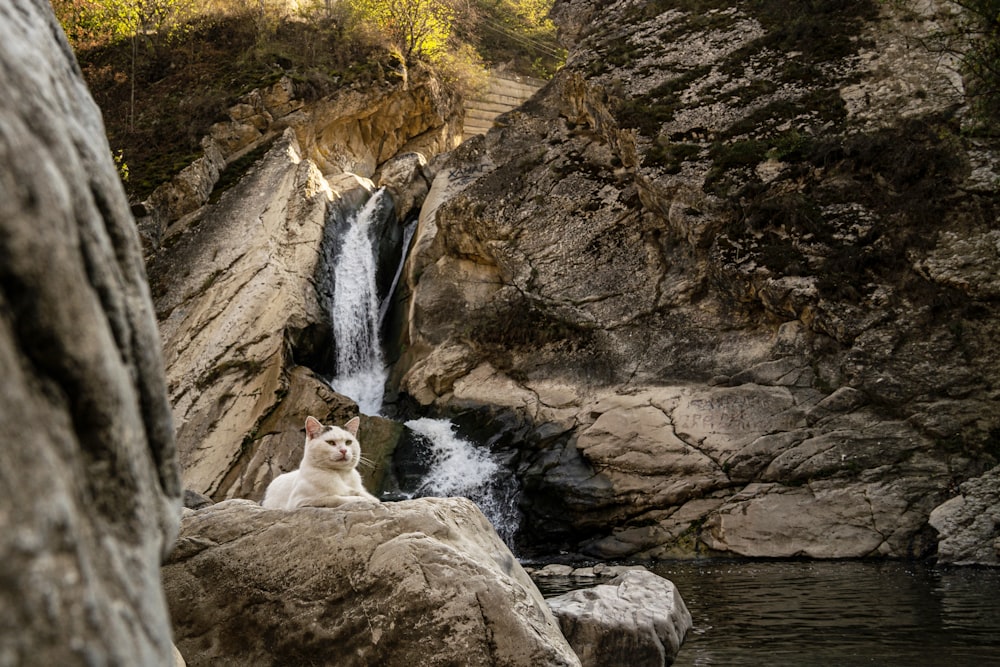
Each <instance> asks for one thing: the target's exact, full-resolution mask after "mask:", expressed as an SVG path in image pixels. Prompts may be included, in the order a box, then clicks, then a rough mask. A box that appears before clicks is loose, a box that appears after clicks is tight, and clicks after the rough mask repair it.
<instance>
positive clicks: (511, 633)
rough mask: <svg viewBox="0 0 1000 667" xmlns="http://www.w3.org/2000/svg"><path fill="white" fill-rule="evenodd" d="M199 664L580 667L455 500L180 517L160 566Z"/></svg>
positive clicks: (226, 508)
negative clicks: (174, 543)
mask: <svg viewBox="0 0 1000 667" xmlns="http://www.w3.org/2000/svg"><path fill="white" fill-rule="evenodd" d="M163 581H164V587H165V589H166V592H167V599H168V601H169V603H170V609H171V615H172V618H173V622H174V632H175V637H176V642H177V645H178V647H179V648H180V650H181V653H182V654H183V655H184V657H185V659H186V660H187V663H188V664H189V665H192V666H193V667H196V666H197V665H234V666H236V665H240V666H242V665H266V664H336V665H342V666H345V667H346V666H348V665H358V666H359V667H360V666H362V665H380V666H382V667H393V666H398V667H412V666H413V665H422V666H427V667H433V666H435V665H486V664H500V665H511V666H515V665H523V666H524V667H540V666H545V665H551V666H556V665H567V666H571V665H579V664H580V663H579V661H578V660H577V658H576V656H575V655H574V653H573V651H572V650H571V649H570V647H569V645H568V644H567V643H566V641H565V639H564V638H563V637H562V635H561V634H560V632H559V627H558V624H557V623H556V621H555V619H554V618H553V616H552V613H551V611H550V610H549V608H548V606H547V605H546V603H545V600H544V599H543V598H542V596H541V594H540V593H539V592H538V590H537V588H535V586H534V584H533V583H532V582H531V580H530V579H529V578H528V575H527V574H526V573H525V572H524V570H523V569H522V568H521V566H520V565H519V564H518V563H517V561H516V560H515V559H514V557H513V555H512V554H511V553H510V551H509V550H508V549H507V547H506V546H504V544H503V542H501V541H500V538H499V537H498V536H497V535H496V532H495V531H494V530H493V529H492V527H491V526H490V525H489V522H488V521H487V520H486V518H485V517H484V516H483V515H482V513H481V512H480V511H479V510H478V508H476V506H475V505H473V504H472V503H471V502H470V501H468V500H465V499H461V498H448V499H441V498H423V499H420V500H412V501H405V502H399V503H369V502H367V501H364V502H357V503H352V504H349V505H344V506H342V507H340V508H337V509H320V508H307V509H300V510H292V511H285V510H265V509H263V508H262V507H260V506H259V505H256V504H255V503H252V502H250V501H243V500H231V501H225V502H222V503H219V504H217V505H214V506H212V507H209V508H207V509H203V510H200V511H198V512H189V513H187V515H186V516H185V518H184V520H183V521H182V525H181V535H180V538H179V540H178V542H177V546H176V548H175V549H174V552H173V553H172V555H171V556H170V558H169V560H168V562H167V563H166V565H165V566H164V568H163Z"/></svg>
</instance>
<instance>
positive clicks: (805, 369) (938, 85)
mask: <svg viewBox="0 0 1000 667" xmlns="http://www.w3.org/2000/svg"><path fill="white" fill-rule="evenodd" d="M667 4H669V5H670V7H667V6H666V5H667ZM938 4H939V3H921V6H920V8H919V12H918V13H912V12H910V11H909V10H905V9H903V8H902V7H900V6H896V5H893V4H892V3H877V2H874V0H871V1H869V0H859V1H858V2H849V3H845V2H815V3H808V5H803V6H802V7H801V8H800V10H801V11H797V12H795V13H794V14H795V15H794V16H791V15H790V14H789V13H788V11H787V3H784V2H778V1H771V0H768V1H765V2H735V3H702V4H701V5H699V6H698V7H694V6H693V5H692V4H691V3H659V4H657V3H653V4H649V5H644V6H642V7H639V6H638V5H635V4H633V3H602V2H593V1H592V0H564V1H560V2H557V3H556V7H555V9H554V16H556V17H557V20H559V21H561V22H562V24H563V26H564V27H565V29H566V32H565V34H567V35H576V36H577V39H576V40H575V41H574V44H572V45H571V50H570V54H569V57H568V60H567V64H566V67H565V68H564V69H563V70H561V71H560V72H559V73H558V74H557V75H556V76H555V77H554V79H553V80H552V82H551V83H549V84H548V85H547V86H546V87H545V88H544V89H543V90H541V91H540V92H539V93H538V94H537V95H536V96H535V97H534V98H532V100H531V101H530V102H528V103H527V104H526V105H524V106H523V107H521V108H520V109H518V110H515V111H513V112H511V113H508V114H505V115H504V116H501V117H500V118H499V119H498V121H497V127H495V128H494V129H493V130H492V131H490V132H489V133H488V134H486V135H485V136H483V137H477V138H475V139H472V140H470V141H467V142H465V143H464V144H463V145H462V146H460V147H459V148H458V149H456V150H455V151H453V152H452V153H451V155H450V156H449V157H448V159H447V160H442V161H440V162H439V163H437V164H436V166H438V167H439V169H438V170H437V173H436V176H435V180H434V182H433V184H432V187H431V190H430V192H429V194H428V196H427V200H426V202H425V205H424V208H423V210H422V211H421V216H420V222H419V225H418V229H417V232H416V236H415V240H414V243H413V251H412V253H411V256H410V258H409V260H408V264H407V267H406V272H405V276H406V279H407V283H408V285H407V286H408V292H409V294H410V295H411V297H410V302H409V304H408V306H409V307H408V308H407V310H406V312H407V318H408V319H407V327H406V332H405V336H404V338H403V344H404V346H405V353H404V354H403V355H402V359H401V363H400V365H399V367H398V368H397V369H396V372H395V374H394V375H393V377H394V378H398V383H399V388H400V391H401V392H402V393H403V394H407V395H409V396H410V397H412V398H413V399H415V400H416V401H417V402H418V403H420V404H422V405H426V406H429V407H432V408H433V409H435V410H438V411H442V412H449V413H462V412H468V411H476V412H478V413H489V412H492V413H493V414H495V415H497V414H501V413H505V414H502V415H501V416H500V417H499V418H498V419H497V420H496V423H497V425H498V426H499V427H500V428H502V429H508V425H509V424H514V425H515V426H514V430H515V431H516V432H510V433H507V434H506V435H505V436H504V437H498V438H496V439H497V440H505V441H507V442H513V443H517V444H516V446H514V447H512V449H514V450H515V451H511V452H510V453H509V454H510V455H509V457H508V458H509V459H510V460H512V461H514V462H515V465H516V466H517V472H518V473H519V474H521V476H522V478H523V481H524V493H523V495H522V501H523V502H522V505H523V509H524V510H525V514H526V519H527V521H526V524H525V531H524V537H525V540H526V542H528V543H534V546H536V547H541V548H542V549H545V550H548V551H551V550H554V549H558V550H564V549H568V550H572V551H576V552H581V551H582V552H585V553H587V554H588V555H593V556H598V557H602V558H621V557H630V556H635V557H650V556H651V557H663V556H684V555H687V556H690V555H693V554H696V553H705V552H716V553H726V554H730V555H736V554H738V555H745V556H794V555H809V556H814V557H845V556H852V557H853V556H866V555H881V556H888V557H908V556H927V555H930V554H931V553H932V552H933V550H934V548H935V544H934V540H933V531H931V529H930V527H929V526H928V523H927V519H928V516H929V514H930V512H931V510H932V509H933V508H934V507H936V506H937V505H939V504H940V503H941V502H943V501H944V500H945V499H946V498H947V497H949V495H951V494H952V493H953V491H952V489H953V487H954V485H955V484H956V483H960V482H961V481H964V480H966V479H970V478H974V477H976V476H978V475H980V474H981V473H982V472H983V471H984V470H986V469H988V468H990V467H992V466H994V465H996V463H997V462H998V461H1000V459H998V456H1000V451H998V449H997V446H996V442H997V437H996V434H997V433H998V432H1000V409H998V404H997V394H996V392H995V391H994V390H993V385H994V384H995V383H994V378H995V377H997V376H998V374H1000V355H998V354H997V348H996V346H994V345H993V344H992V341H993V340H995V338H996V336H997V335H1000V318H998V317H997V312H998V311H997V309H996V299H997V294H996V288H995V285H994V282H995V281H994V280H992V279H991V278H990V276H993V275H995V274H996V273H997V271H998V269H1000V254H998V253H997V252H996V249H995V248H994V247H993V246H994V245H995V236H996V235H995V234H994V233H993V232H992V231H991V228H992V226H994V223H995V213H994V212H995V210H996V207H997V205H998V195H997V192H996V189H995V187H994V188H992V189H991V188H990V187H989V186H988V185H987V184H988V183H989V182H990V180H991V179H992V182H994V183H995V182H996V179H997V178H998V175H1000V167H998V165H1000V160H998V159H997V156H998V155H1000V147H998V145H997V142H996V141H995V140H992V139H986V138H975V137H968V136H966V135H965V134H964V133H963V132H962V131H961V125H962V123H965V122H967V119H968V115H967V114H966V112H965V111H963V110H962V103H963V99H962V97H961V95H960V94H958V93H959V92H960V90H961V88H960V85H961V82H960V81H956V80H955V77H954V69H952V68H951V67H949V63H948V62H947V61H946V60H944V61H943V60H942V58H941V54H940V53H933V52H929V51H928V50H926V49H925V48H923V47H920V46H918V45H920V44H921V43H926V40H922V39H921V36H923V37H926V36H928V35H931V34H933V32H934V31H935V30H940V29H942V26H943V25H946V24H947V21H948V20H950V16H949V15H948V13H947V12H945V13H943V14H936V13H934V10H935V7H936V6H937V5H938ZM702 5H704V6H702ZM952 64H954V63H952ZM956 84H957V86H956ZM525 424H527V426H525Z"/></svg>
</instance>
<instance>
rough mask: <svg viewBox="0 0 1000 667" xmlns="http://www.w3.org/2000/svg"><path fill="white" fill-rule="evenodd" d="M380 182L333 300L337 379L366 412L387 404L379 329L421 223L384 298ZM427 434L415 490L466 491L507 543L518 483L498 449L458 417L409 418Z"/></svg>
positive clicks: (344, 240) (345, 253) (356, 223)
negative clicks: (462, 426)
mask: <svg viewBox="0 0 1000 667" xmlns="http://www.w3.org/2000/svg"><path fill="white" fill-rule="evenodd" d="M385 197H386V195H385V194H384V191H383V190H381V189H380V190H378V191H376V192H375V194H373V195H372V197H371V198H370V199H369V200H368V203H366V204H365V206H364V207H363V208H361V210H359V211H358V212H357V213H356V214H354V215H353V216H352V217H351V218H350V219H349V220H348V224H347V231H346V232H345V233H344V234H343V235H342V237H341V248H340V253H339V254H338V255H337V258H336V261H335V265H334V271H333V276H334V289H333V305H332V306H331V309H330V317H331V319H332V321H333V333H334V337H335V341H336V348H337V349H336V352H337V355H336V356H337V375H336V377H334V378H333V379H332V380H331V381H330V386H331V387H332V388H333V389H334V391H336V392H337V393H339V394H343V395H344V396H348V397H350V398H351V399H353V400H354V401H355V402H357V404H358V408H359V409H360V410H361V412H363V413H365V414H368V415H377V414H379V412H380V411H381V409H382V401H383V399H384V396H385V381H386V378H387V377H388V372H387V369H386V367H385V362H384V360H383V357H382V346H381V341H380V340H379V330H380V328H381V323H382V320H383V319H384V318H385V316H386V314H387V312H388V310H389V307H390V305H391V301H392V294H393V291H394V290H395V287H396V283H397V282H398V280H399V276H400V274H401V272H402V267H403V260H405V257H406V249H407V248H408V246H409V242H410V239H411V237H412V235H413V231H414V229H415V227H416V225H415V224H411V225H409V226H408V227H407V228H406V229H405V230H404V238H403V260H401V261H400V264H399V267H398V268H397V271H396V275H395V277H394V279H393V283H392V286H391V287H390V289H389V292H388V294H387V296H386V297H385V299H384V300H383V302H382V303H381V304H380V303H379V298H378V288H377V283H376V270H377V266H376V259H375V258H376V256H377V253H376V252H375V250H376V249H375V247H374V243H373V240H372V239H373V237H374V236H375V235H374V234H373V233H372V232H373V230H372V227H373V225H375V224H377V221H378V220H380V216H381V215H382V213H383V206H385V205H386V204H385ZM406 425H407V426H408V427H409V428H410V430H412V431H413V432H414V433H416V434H418V435H419V436H420V437H422V438H424V439H425V440H426V444H427V445H428V451H430V453H431V454H430V456H431V458H432V459H433V460H432V461H428V462H427V464H428V468H429V473H428V474H427V476H426V477H425V478H424V479H423V480H422V481H421V483H420V486H419V488H418V489H417V490H416V491H415V492H414V494H413V495H416V496H464V497H467V498H469V499H470V500H472V501H473V502H475V503H476V504H477V505H478V506H479V508H480V509H481V510H482V511H483V514H485V515H486V516H487V518H489V519H490V521H491V522H492V523H493V526H494V527H495V528H496V530H497V533H498V534H499V535H500V537H501V538H502V539H503V540H504V542H506V543H507V544H508V545H511V544H512V543H513V537H514V534H515V532H516V531H517V528H518V518H519V514H518V510H517V502H516V501H517V484H516V482H515V480H514V479H513V477H512V475H511V474H510V472H509V471H507V470H506V469H504V468H503V467H502V466H501V465H500V464H499V463H497V462H496V461H495V460H493V458H492V456H491V453H490V452H489V451H488V450H485V449H483V448H478V447H476V446H475V445H474V444H473V443H471V442H469V441H468V440H464V439H462V438H460V437H458V436H457V435H455V433H454V426H453V425H452V423H451V422H449V421H445V420H440V419H426V418H424V419H415V420H412V421H409V422H407V423H406Z"/></svg>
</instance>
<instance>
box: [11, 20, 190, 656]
mask: <svg viewBox="0 0 1000 667" xmlns="http://www.w3.org/2000/svg"><path fill="white" fill-rule="evenodd" d="M0 86H2V87H3V90H4V95H3V96H2V99H0V371H2V375H3V381H2V384H0V437H2V439H3V446H2V447H0V488H2V490H3V491H2V493H0V581H2V582H3V583H2V585H0V664H2V665H28V664H46V665H135V664H146V665H156V664H160V665H166V664H171V663H172V650H171V643H170V637H171V635H170V624H169V621H168V618H167V609H166V603H165V600H164V596H163V593H162V591H161V589H160V572H159V565H160V559H161V557H162V556H163V555H164V554H165V553H166V551H167V550H168V549H169V547H170V545H171V544H172V541H173V538H174V536H175V535H176V532H177V522H178V518H177V514H178V512H179V509H180V508H179V504H180V485H179V479H178V471H177V465H176V459H175V453H174V440H173V431H172V428H171V421H170V408H169V405H168V404H167V402H166V397H165V392H164V379H163V365H162V360H161V356H160V344H159V337H158V335H157V330H156V321H155V320H154V318H153V312H152V303H151V300H150V295H149V290H148V288H147V286H146V279H145V273H144V271H143V265H142V255H141V252H140V245H139V239H138V236H137V235H136V233H135V226H134V222H133V220H132V216H131V215H130V213H129V208H128V202H127V201H126V199H125V193H124V191H123V189H122V186H121V182H120V181H119V179H118V174H117V171H116V169H115V165H114V163H113V162H112V160H111V151H110V149H109V147H108V143H107V141H106V139H105V137H104V127H103V124H102V122H101V114H100V110H99V109H98V108H97V106H96V105H95V104H94V102H93V100H92V98H91V97H90V94H89V92H88V91H87V88H86V86H85V84H84V82H83V78H82V76H81V74H80V71H79V68H78V67H77V66H76V61H75V60H74V58H73V54H72V52H71V51H70V49H69V45H68V44H67V43H66V41H65V38H63V36H62V32H61V30H60V28H59V25H58V23H57V22H56V20H55V18H54V16H53V15H52V8H51V6H50V5H49V3H47V2H19V3H16V4H15V3H9V2H5V3H0Z"/></svg>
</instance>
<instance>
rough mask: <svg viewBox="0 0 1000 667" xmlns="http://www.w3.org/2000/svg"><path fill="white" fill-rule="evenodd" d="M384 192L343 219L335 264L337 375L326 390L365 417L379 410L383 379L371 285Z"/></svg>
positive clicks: (375, 298)
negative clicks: (374, 232)
mask: <svg viewBox="0 0 1000 667" xmlns="http://www.w3.org/2000/svg"><path fill="white" fill-rule="evenodd" d="M384 198H385V193H384V191H383V190H377V191H376V192H375V194H373V195H372V196H371V198H370V199H369V200H368V202H367V203H366V204H365V205H364V207H362V208H361V210H360V211H358V212H357V213H355V214H354V215H353V216H352V217H351V219H350V220H349V221H348V228H347V232H346V233H345V234H344V236H343V238H342V246H341V249H340V254H339V255H338V257H337V261H336V265H335V266H334V291H333V306H332V308H331V313H330V317H331V319H332V320H333V335H334V340H336V342H337V376H336V377H335V378H333V380H331V381H330V386H331V387H333V390H334V391H336V392H337V393H340V394H343V395H344V396H349V397H350V398H352V399H354V400H355V401H356V402H357V404H358V408H359V409H360V410H361V412H363V413H364V414H368V415H375V414H378V413H379V410H381V409H382V399H383V397H384V394H385V380H386V377H387V373H386V368H385V363H384V361H383V360H382V345H381V343H380V341H379V334H378V331H379V300H378V289H377V287H376V283H375V272H376V264H375V251H374V247H373V244H372V224H373V223H374V222H375V221H377V220H378V219H379V213H380V211H381V209H382V206H383V205H384V202H383V200H384Z"/></svg>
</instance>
